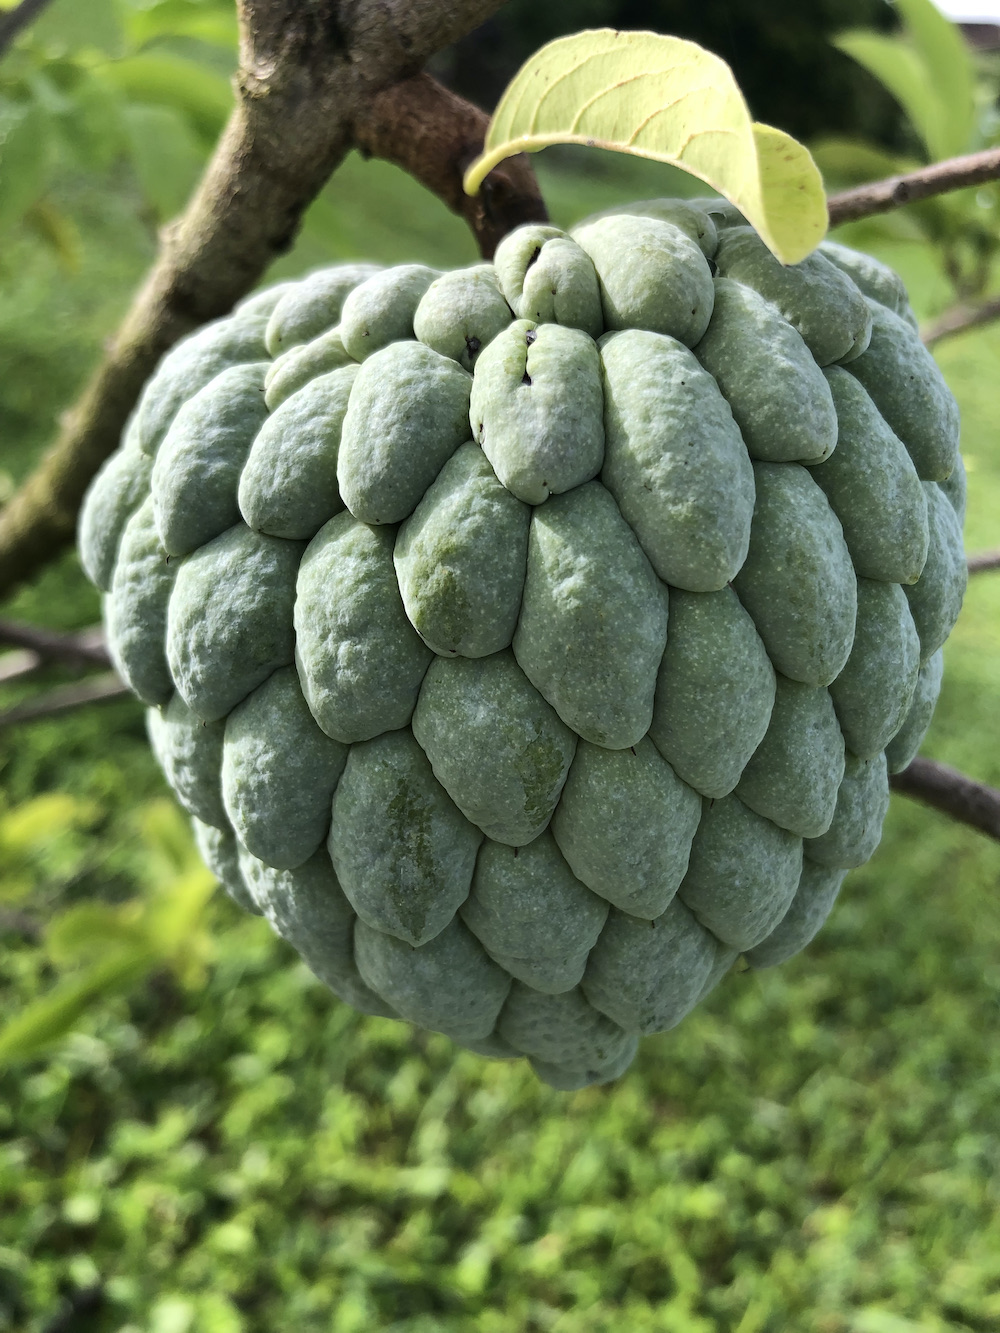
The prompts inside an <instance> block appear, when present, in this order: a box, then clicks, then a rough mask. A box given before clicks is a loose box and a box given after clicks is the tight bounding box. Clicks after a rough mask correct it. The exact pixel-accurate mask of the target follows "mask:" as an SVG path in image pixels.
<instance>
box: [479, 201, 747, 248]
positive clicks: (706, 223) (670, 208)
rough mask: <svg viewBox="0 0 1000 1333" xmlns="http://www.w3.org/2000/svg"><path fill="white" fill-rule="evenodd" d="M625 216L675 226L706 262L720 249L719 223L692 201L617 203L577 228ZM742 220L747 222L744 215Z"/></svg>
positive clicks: (594, 214)
mask: <svg viewBox="0 0 1000 1333" xmlns="http://www.w3.org/2000/svg"><path fill="white" fill-rule="evenodd" d="M622 213H627V214H631V215H637V216H639V217H644V218H657V219H658V220H659V221H660V222H670V223H672V224H673V226H675V227H679V228H680V230H681V231H682V232H684V233H685V234H686V235H687V236H690V238H691V240H692V241H694V243H695V245H697V247H698V249H699V250H700V251H701V252H702V254H703V255H704V256H705V258H706V259H711V258H712V257H713V256H714V254H715V251H716V248H717V247H718V244H719V233H718V230H717V228H716V225H715V220H714V219H713V218H712V216H711V215H710V214H709V213H707V212H706V211H705V209H704V208H702V207H701V206H700V204H699V203H696V202H695V201H694V200H689V199H639V200H637V201H636V202H635V203H632V204H616V205H615V206H614V207H612V208H608V209H604V210H602V211H601V212H600V213H592V214H591V215H590V216H589V217H585V218H583V220H582V221H580V222H579V223H577V226H578V227H586V226H588V225H589V224H590V223H591V222H597V221H599V220H600V219H601V218H604V217H610V216H612V215H615V216H617V215H619V214H622ZM740 220H741V221H742V220H743V218H742V215H741V218H740ZM498 253H499V252H498Z"/></svg>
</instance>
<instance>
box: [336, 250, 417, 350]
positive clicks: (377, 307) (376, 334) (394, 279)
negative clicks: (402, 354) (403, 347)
mask: <svg viewBox="0 0 1000 1333" xmlns="http://www.w3.org/2000/svg"><path fill="white" fill-rule="evenodd" d="M436 277H438V272H437V270H436V269H433V268H427V266H426V265H425V264H400V265H398V266H397V267H396V268H387V269H383V270H382V272H380V273H374V274H372V276H371V277H370V278H366V279H365V281H364V282H362V283H359V285H358V286H357V287H355V288H354V290H353V291H352V292H351V293H350V295H349V296H348V297H347V299H346V300H345V301H344V308H343V310H342V311H341V314H340V336H341V338H342V339H343V343H344V348H345V350H346V351H347V352H348V353H349V354H350V355H351V356H352V357H353V358H354V360H355V361H364V360H365V359H366V358H367V357H369V356H371V355H372V353H373V352H377V351H378V350H379V349H380V348H382V347H388V346H389V344H390V343H394V342H399V341H400V339H404V338H412V337H413V319H414V316H415V315H416V312H417V307H418V305H419V304H420V300H421V297H422V296H423V295H424V293H425V292H426V291H427V288H428V287H429V286H430V285H431V283H432V282H433V281H434V279H435V278H436Z"/></svg>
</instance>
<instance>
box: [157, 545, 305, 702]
mask: <svg viewBox="0 0 1000 1333" xmlns="http://www.w3.org/2000/svg"><path fill="white" fill-rule="evenodd" d="M302 551H303V544H302V543H301V542H287V541H283V540H282V539H281V538H280V537H266V536H263V535H262V534H260V533H256V532H251V531H250V529H249V528H247V527H244V525H243V524H242V523H240V524H238V525H237V526H236V527H233V528H230V529H229V531H228V532H224V533H223V534H222V536H221V537H216V538H215V539H214V541H210V542H209V543H208V544H207V545H205V546H202V547H201V548H200V549H199V550H197V551H195V552H194V554H193V555H189V556H187V557H186V558H185V559H184V560H183V561H181V563H180V568H179V569H178V571H177V579H176V582H175V584H174V590H173V593H172V594H171V597H170V606H169V608H168V611H167V661H168V662H169V664H170V674H171V676H172V677H173V679H174V683H175V684H176V686H177V689H178V690H179V692H180V693H181V694H182V695H183V696H184V698H185V699H186V701H187V703H188V704H189V705H190V707H191V708H192V709H193V710H194V711H195V712H196V713H197V714H198V716H199V717H200V718H201V719H202V720H203V721H205V722H214V721H216V719H218V718H223V717H225V716H226V714H227V713H230V712H231V711H232V710H233V709H234V708H235V707H236V705H237V704H238V703H239V702H240V701H241V700H243V699H245V698H246V697H247V695H248V694H249V693H250V691H251V690H254V689H256V688H257V686H258V685H261V684H263V682H264V681H265V680H267V678H268V676H269V675H270V674H271V672H272V671H276V670H277V668H278V667H282V666H288V665H289V663H290V662H291V661H292V659H293V656H294V650H295V637H294V634H293V632H292V607H293V604H294V600H295V576H296V573H297V571H298V565H299V560H300V558H301V555H302Z"/></svg>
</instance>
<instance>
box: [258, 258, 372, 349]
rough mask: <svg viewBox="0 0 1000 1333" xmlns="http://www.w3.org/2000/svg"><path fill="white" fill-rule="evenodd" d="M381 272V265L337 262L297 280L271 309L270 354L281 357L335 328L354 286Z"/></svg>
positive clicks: (268, 334) (267, 336)
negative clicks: (284, 353) (330, 266)
mask: <svg viewBox="0 0 1000 1333" xmlns="http://www.w3.org/2000/svg"><path fill="white" fill-rule="evenodd" d="M381 271H382V270H381V265H379V264H335V265H334V266H333V267H332V268H328V269H321V270H320V271H319V272H318V273H311V274H310V275H309V277H308V278H305V279H303V280H302V281H301V282H297V283H295V284H294V286H293V287H292V289H291V290H290V291H288V292H286V293H284V295H283V296H282V297H281V300H280V301H278V303H277V305H276V306H275V307H274V310H273V311H272V312H271V316H270V319H269V320H268V324H267V334H266V338H267V350H268V354H269V355H270V356H273V357H278V356H281V354H282V353H283V352H287V351H289V350H290V349H291V348H292V347H298V346H301V345H302V344H304V343H310V342H312V341H313V339H314V338H317V337H319V335H320V334H322V333H326V332H327V331H328V330H329V329H332V328H334V327H335V326H336V324H337V323H338V321H339V320H340V312H341V310H342V309H343V306H344V301H345V300H346V299H347V297H348V296H349V295H350V293H351V292H352V291H353V290H354V288H355V287H357V286H359V285H360V284H361V283H362V282H366V281H367V279H368V278H371V277H373V276H374V275H375V274H376V273H380V272H381Z"/></svg>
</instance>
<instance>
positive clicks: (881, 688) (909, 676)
mask: <svg viewBox="0 0 1000 1333" xmlns="http://www.w3.org/2000/svg"><path fill="white" fill-rule="evenodd" d="M919 670H920V639H919V638H918V636H917V629H916V626H915V625H914V623H913V617H912V616H911V615H910V608H909V606H908V604H907V601H906V595H905V593H904V592H903V589H902V588H901V587H900V586H899V584H898V583H876V582H873V581H872V580H871V579H858V619H857V627H856V630H855V635H854V646H853V647H852V648H851V655H850V657H849V658H848V659H847V665H846V666H845V667H844V669H843V671H842V672H841V673H840V675H839V676H838V677H837V679H836V680H834V681H831V683H830V686H829V689H830V697H831V698H832V699H833V706H834V708H835V709H836V711H837V720H838V721H839V723H840V728H841V730H842V731H843V733H844V740H845V741H846V742H847V745H848V748H849V749H850V750H852V751H853V752H854V753H855V754H856V755H858V756H860V757H861V758H863V759H872V758H874V757H875V755H877V754H879V753H880V752H881V751H882V750H884V749H885V747H886V746H887V745H888V744H889V742H890V741H891V740H892V738H893V736H895V735H896V733H897V732H898V731H899V729H900V727H901V726H902V725H903V720H904V718H905V717H906V714H907V712H908V711H909V708H910V704H911V703H912V701H913V692H914V690H915V689H916V687H917V672H918V671H919Z"/></svg>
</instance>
